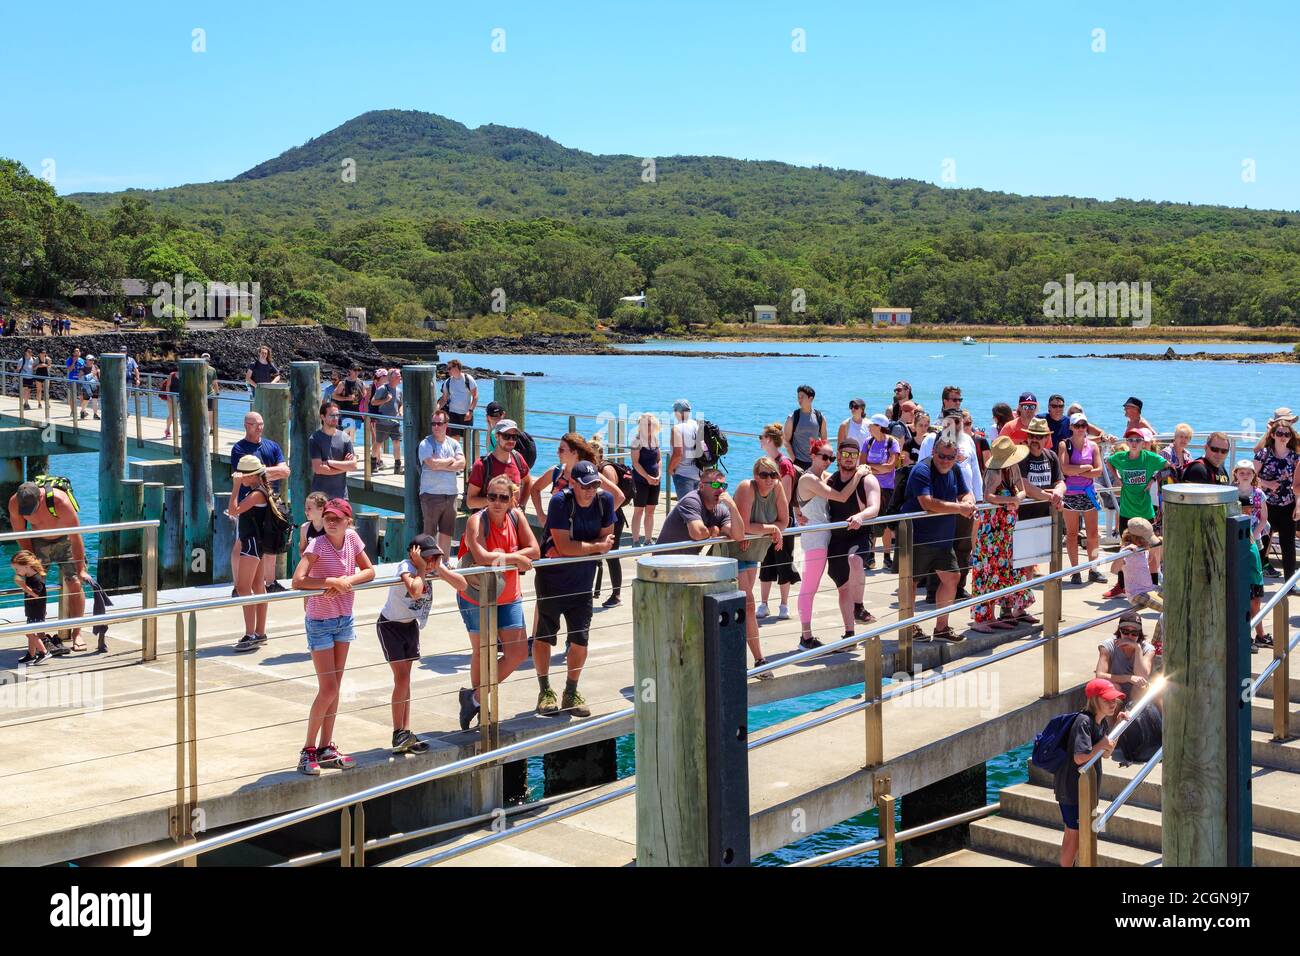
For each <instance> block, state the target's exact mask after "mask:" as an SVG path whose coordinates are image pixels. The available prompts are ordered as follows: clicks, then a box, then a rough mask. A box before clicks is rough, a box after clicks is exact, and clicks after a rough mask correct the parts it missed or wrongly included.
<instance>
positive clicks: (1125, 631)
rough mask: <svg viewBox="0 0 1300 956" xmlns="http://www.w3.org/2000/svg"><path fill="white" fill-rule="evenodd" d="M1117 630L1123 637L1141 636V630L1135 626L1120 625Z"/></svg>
mask: <svg viewBox="0 0 1300 956" xmlns="http://www.w3.org/2000/svg"><path fill="white" fill-rule="evenodd" d="M1119 632H1120V634H1122V635H1124V636H1125V637H1141V636H1142V631H1141V630H1140V629H1139V628H1136V627H1121V628H1120V629H1119Z"/></svg>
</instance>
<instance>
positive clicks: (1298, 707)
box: [1250, 688, 1300, 733]
mask: <svg viewBox="0 0 1300 956" xmlns="http://www.w3.org/2000/svg"><path fill="white" fill-rule="evenodd" d="M1261 690H1262V688H1261ZM1287 711H1288V718H1289V721H1290V724H1289V726H1290V730H1291V732H1292V733H1300V704H1294V703H1288V704H1287ZM1250 727H1251V729H1252V730H1268V731H1271V730H1272V729H1273V699H1272V698H1271V697H1270V698H1268V699H1267V700H1262V699H1256V700H1253V701H1251V702H1250Z"/></svg>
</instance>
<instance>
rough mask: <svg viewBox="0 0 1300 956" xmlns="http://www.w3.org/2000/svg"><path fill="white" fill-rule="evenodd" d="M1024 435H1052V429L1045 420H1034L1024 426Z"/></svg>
mask: <svg viewBox="0 0 1300 956" xmlns="http://www.w3.org/2000/svg"><path fill="white" fill-rule="evenodd" d="M1025 434H1026V435H1030V436H1033V435H1040V436H1041V435H1050V434H1052V429H1051V427H1050V426H1049V425H1048V424H1047V419H1046V418H1034V419H1032V420H1031V421H1030V422H1029V424H1028V425H1026V426H1025Z"/></svg>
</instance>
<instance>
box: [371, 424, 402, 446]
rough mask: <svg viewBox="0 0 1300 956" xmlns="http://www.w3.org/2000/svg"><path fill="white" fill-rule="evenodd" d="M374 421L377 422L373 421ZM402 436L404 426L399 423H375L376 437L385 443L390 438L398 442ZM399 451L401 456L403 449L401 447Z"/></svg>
mask: <svg viewBox="0 0 1300 956" xmlns="http://www.w3.org/2000/svg"><path fill="white" fill-rule="evenodd" d="M372 421H375V420H374V419H372ZM401 434H402V426H401V425H399V424H398V423H397V422H386V421H382V420H379V421H375V435H376V436H378V438H379V440H380V441H385V440H386V439H389V438H391V439H393V440H394V441H396V440H397V439H398V437H399V436H400V435H401ZM397 451H398V453H399V454H400V452H401V448H400V447H399V448H398V449H397Z"/></svg>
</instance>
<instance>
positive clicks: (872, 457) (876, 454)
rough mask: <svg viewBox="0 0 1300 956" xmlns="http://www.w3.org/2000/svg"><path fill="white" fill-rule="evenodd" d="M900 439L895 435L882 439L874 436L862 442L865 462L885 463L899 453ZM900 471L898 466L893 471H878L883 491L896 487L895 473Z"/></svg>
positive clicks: (869, 463) (873, 463) (877, 479)
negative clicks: (877, 439) (876, 438)
mask: <svg viewBox="0 0 1300 956" xmlns="http://www.w3.org/2000/svg"><path fill="white" fill-rule="evenodd" d="M900 450H901V449H899V447H898V439H897V438H895V437H894V436H893V435H886V436H885V437H884V438H882V439H880V441H876V440H875V439H874V438H868V439H867V440H866V441H865V442H863V443H862V455H863V459H862V460H863V462H864V463H865V464H868V465H883V464H884V463H885V462H887V461H889V459H890V458H892V457H893V456H894V455H896V454H898V453H899V451H900ZM897 471H898V468H897V466H895V467H894V470H893V471H886V472H879V473H876V481H878V482H880V489H881V491H892V490H893V488H894V474H895V473H896V472H897Z"/></svg>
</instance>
